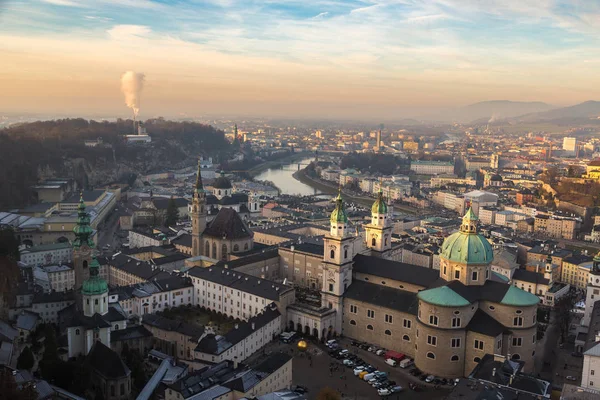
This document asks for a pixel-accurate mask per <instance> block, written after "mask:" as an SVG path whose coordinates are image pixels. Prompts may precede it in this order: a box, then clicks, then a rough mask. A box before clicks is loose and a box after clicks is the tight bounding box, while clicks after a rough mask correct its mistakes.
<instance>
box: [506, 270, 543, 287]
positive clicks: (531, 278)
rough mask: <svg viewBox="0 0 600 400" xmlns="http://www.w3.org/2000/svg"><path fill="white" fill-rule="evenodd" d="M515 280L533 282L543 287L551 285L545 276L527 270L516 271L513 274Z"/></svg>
mask: <svg viewBox="0 0 600 400" xmlns="http://www.w3.org/2000/svg"><path fill="white" fill-rule="evenodd" d="M513 280H517V281H525V282H531V283H536V284H542V285H548V284H549V283H550V280H549V279H547V278H544V275H542V274H539V273H537V272H534V271H527V270H526V269H516V270H515V272H514V274H513Z"/></svg>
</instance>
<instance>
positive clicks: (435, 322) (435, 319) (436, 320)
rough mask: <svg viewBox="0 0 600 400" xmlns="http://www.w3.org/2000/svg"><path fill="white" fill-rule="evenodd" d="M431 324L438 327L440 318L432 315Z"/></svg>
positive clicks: (430, 317)
mask: <svg viewBox="0 0 600 400" xmlns="http://www.w3.org/2000/svg"><path fill="white" fill-rule="evenodd" d="M429 323H430V324H431V325H436V326H437V324H438V317H437V315H430V316H429Z"/></svg>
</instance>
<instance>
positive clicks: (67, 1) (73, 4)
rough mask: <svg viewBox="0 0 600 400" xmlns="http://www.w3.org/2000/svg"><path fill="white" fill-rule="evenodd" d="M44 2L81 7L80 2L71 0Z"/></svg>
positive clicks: (46, 1) (46, 0)
mask: <svg viewBox="0 0 600 400" xmlns="http://www.w3.org/2000/svg"><path fill="white" fill-rule="evenodd" d="M42 1H43V2H44V3H48V4H52V5H55V6H66V7H81V4H80V3H77V2H75V1H71V0H42Z"/></svg>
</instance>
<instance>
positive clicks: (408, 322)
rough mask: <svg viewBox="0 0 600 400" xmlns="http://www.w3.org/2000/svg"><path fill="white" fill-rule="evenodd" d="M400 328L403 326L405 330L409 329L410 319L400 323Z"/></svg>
mask: <svg viewBox="0 0 600 400" xmlns="http://www.w3.org/2000/svg"><path fill="white" fill-rule="evenodd" d="M402 326H404V327H405V328H407V329H410V319H405V320H404V321H402Z"/></svg>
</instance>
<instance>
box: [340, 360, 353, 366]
mask: <svg viewBox="0 0 600 400" xmlns="http://www.w3.org/2000/svg"><path fill="white" fill-rule="evenodd" d="M342 363H343V364H344V365H345V366H346V367H353V366H354V361H352V360H348V359H345V360H344V361H342Z"/></svg>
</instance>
